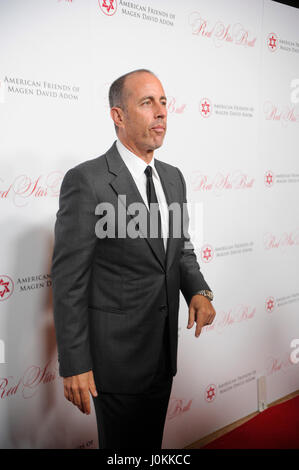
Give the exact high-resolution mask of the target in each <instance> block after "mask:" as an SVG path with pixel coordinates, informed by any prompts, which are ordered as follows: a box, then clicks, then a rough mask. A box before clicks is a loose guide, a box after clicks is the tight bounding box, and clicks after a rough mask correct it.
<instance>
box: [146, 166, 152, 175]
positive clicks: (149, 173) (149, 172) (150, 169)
mask: <svg viewBox="0 0 299 470" xmlns="http://www.w3.org/2000/svg"><path fill="white" fill-rule="evenodd" d="M144 173H145V174H146V176H147V177H148V178H151V177H152V167H151V166H150V165H147V167H146V169H145V170H144Z"/></svg>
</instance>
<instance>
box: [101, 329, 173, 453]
mask: <svg viewBox="0 0 299 470" xmlns="http://www.w3.org/2000/svg"><path fill="white" fill-rule="evenodd" d="M166 326H167V325H166ZM172 381H173V376H172V373H171V368H170V358H169V339H168V328H165V330H164V340H163V346H162V350H161V356H160V360H159V367H158V370H157V372H156V375H155V377H154V380H153V382H152V384H151V386H150V388H149V389H148V390H147V391H146V392H144V393H141V394H120V393H103V392H101V393H99V394H98V396H97V397H93V402H94V406H95V411H96V418H97V427H98V436H99V448H100V449H113V448H115V449H126V448H131V449H133V448H138V449H142V448H144V449H149V448H156V449H161V446H162V439H163V430H164V424H165V418H166V413H167V408H168V402H169V397H170V393H171V387H172Z"/></svg>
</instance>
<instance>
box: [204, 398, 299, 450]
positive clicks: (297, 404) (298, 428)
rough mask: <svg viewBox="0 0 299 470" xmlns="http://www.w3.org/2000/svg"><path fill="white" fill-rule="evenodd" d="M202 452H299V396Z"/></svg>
mask: <svg viewBox="0 0 299 470" xmlns="http://www.w3.org/2000/svg"><path fill="white" fill-rule="evenodd" d="M202 449H299V396H297V397H295V398H292V399H291V400H288V401H286V402H284V403H281V404H279V405H275V406H271V407H270V408H268V409H266V410H265V411H263V412H261V413H259V414H258V415H257V416H255V417H254V418H252V419H251V420H249V421H247V422H246V423H244V424H242V425H241V426H239V427H238V428H236V429H234V430H233V431H230V432H228V433H227V434H225V435H224V436H222V437H220V438H218V439H215V440H214V441H213V442H210V443H209V444H207V445H205V446H204V447H202Z"/></svg>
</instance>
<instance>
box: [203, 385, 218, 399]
mask: <svg viewBox="0 0 299 470" xmlns="http://www.w3.org/2000/svg"><path fill="white" fill-rule="evenodd" d="M215 398H216V386H215V385H214V384H211V385H209V386H208V387H207V388H206V390H205V400H206V401H207V402H209V403H210V402H211V401H214V400H215Z"/></svg>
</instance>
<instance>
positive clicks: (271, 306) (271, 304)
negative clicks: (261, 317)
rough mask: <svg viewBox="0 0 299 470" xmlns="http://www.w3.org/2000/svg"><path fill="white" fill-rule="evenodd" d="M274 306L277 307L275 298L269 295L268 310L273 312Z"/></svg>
mask: <svg viewBox="0 0 299 470" xmlns="http://www.w3.org/2000/svg"><path fill="white" fill-rule="evenodd" d="M274 307H275V301H274V298H273V297H269V298H268V299H267V300H266V310H267V312H272V311H273V310H274Z"/></svg>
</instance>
